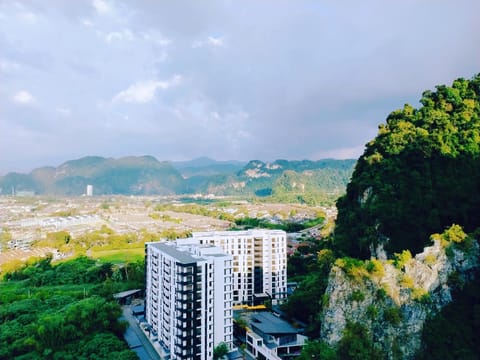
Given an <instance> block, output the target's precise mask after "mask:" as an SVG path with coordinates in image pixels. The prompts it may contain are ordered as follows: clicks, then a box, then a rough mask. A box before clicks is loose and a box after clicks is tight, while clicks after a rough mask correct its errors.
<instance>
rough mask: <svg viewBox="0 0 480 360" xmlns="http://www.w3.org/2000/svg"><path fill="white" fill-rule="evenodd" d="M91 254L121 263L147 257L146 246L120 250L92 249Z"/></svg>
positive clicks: (105, 260)
mask: <svg viewBox="0 0 480 360" xmlns="http://www.w3.org/2000/svg"><path fill="white" fill-rule="evenodd" d="M90 256H91V257H92V258H94V259H99V260H101V261H104V262H110V263H113V264H119V263H124V262H135V261H138V260H142V259H144V258H145V247H143V246H142V247H139V248H133V249H119V250H98V251H92V252H91V253H90Z"/></svg>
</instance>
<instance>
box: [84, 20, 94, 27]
mask: <svg viewBox="0 0 480 360" xmlns="http://www.w3.org/2000/svg"><path fill="white" fill-rule="evenodd" d="M82 24H83V26H85V27H92V26H93V22H92V20H90V19H82Z"/></svg>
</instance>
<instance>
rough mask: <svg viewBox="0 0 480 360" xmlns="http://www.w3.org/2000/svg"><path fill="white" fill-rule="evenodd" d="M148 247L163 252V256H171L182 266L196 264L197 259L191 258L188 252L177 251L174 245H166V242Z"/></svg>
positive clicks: (151, 244)
mask: <svg viewBox="0 0 480 360" xmlns="http://www.w3.org/2000/svg"><path fill="white" fill-rule="evenodd" d="M148 246H152V247H154V248H157V249H158V250H160V251H162V252H164V253H165V254H167V255H169V256H171V257H172V258H174V259H175V260H177V261H178V262H180V263H182V264H192V263H196V262H197V261H198V260H199V259H198V257H197V258H195V257H193V256H192V255H191V254H190V253H189V252H187V251H181V250H179V249H178V248H177V247H176V245H175V243H171V244H169V243H166V242H157V243H150V244H148Z"/></svg>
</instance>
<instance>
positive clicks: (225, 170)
mask: <svg viewBox="0 0 480 360" xmlns="http://www.w3.org/2000/svg"><path fill="white" fill-rule="evenodd" d="M172 165H173V166H174V167H175V168H176V169H177V170H178V171H179V172H180V173H181V174H182V176H183V177H184V178H189V177H192V176H211V175H223V174H233V173H236V172H237V171H240V170H241V169H242V168H243V167H244V166H245V165H246V162H244V161H236V160H231V161H217V160H213V159H210V158H208V157H200V158H196V159H193V160H189V161H175V162H172Z"/></svg>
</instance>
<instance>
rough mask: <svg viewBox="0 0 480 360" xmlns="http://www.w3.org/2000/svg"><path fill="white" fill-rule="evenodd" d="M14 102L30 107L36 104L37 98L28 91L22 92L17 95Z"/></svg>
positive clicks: (13, 98) (14, 96)
mask: <svg viewBox="0 0 480 360" xmlns="http://www.w3.org/2000/svg"><path fill="white" fill-rule="evenodd" d="M12 100H13V101H14V102H15V103H17V104H21V105H29V104H33V103H34V102H35V98H34V97H33V96H32V94H30V93H29V92H28V91H26V90H21V91H19V92H17V93H15V94H14V95H13V97H12Z"/></svg>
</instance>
